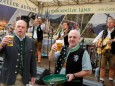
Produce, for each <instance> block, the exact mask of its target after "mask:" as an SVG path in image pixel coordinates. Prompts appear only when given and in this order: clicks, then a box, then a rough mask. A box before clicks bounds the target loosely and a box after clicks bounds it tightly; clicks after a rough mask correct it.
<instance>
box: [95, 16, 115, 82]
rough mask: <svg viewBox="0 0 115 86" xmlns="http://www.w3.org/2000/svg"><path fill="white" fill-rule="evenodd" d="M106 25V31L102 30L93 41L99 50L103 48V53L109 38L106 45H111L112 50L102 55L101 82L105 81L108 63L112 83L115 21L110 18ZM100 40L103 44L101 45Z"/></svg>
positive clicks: (114, 72) (114, 73)
mask: <svg viewBox="0 0 115 86" xmlns="http://www.w3.org/2000/svg"><path fill="white" fill-rule="evenodd" d="M106 25H107V26H106V27H105V29H104V30H102V31H101V32H100V33H99V34H98V36H97V37H96V38H95V39H94V41H93V43H94V44H96V46H97V48H101V51H102V50H103V48H102V47H103V46H104V45H103V44H102V43H103V42H104V40H105V39H106V38H109V40H106V41H105V43H106V44H111V45H110V47H111V49H107V50H106V51H105V52H104V53H102V52H101V53H100V55H101V58H100V81H101V82H102V83H104V81H105V79H104V78H105V75H106V67H107V63H108V64H109V80H110V81H111V82H113V80H114V75H115V48H114V47H115V20H114V19H113V18H112V17H110V18H108V20H107V24H106ZM100 39H101V43H99V40H100Z"/></svg>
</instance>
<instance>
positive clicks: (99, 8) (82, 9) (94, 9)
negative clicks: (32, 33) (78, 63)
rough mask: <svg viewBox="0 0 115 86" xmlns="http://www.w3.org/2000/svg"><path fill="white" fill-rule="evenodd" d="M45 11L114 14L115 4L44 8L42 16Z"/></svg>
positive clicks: (53, 12)
mask: <svg viewBox="0 0 115 86" xmlns="http://www.w3.org/2000/svg"><path fill="white" fill-rule="evenodd" d="M47 11H48V13H49V14H89V13H115V2H109V3H100V4H86V5H68V6H59V7H56V6H54V7H44V10H43V14H45V13H46V12H47Z"/></svg>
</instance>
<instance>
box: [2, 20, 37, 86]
mask: <svg viewBox="0 0 115 86" xmlns="http://www.w3.org/2000/svg"><path fill="white" fill-rule="evenodd" d="M26 31H27V23H26V22H25V21H23V20H18V21H17V22H16V26H15V35H14V36H13V45H12V46H9V45H8V44H9V43H11V40H10V39H9V38H8V36H5V37H4V38H3V39H2V41H1V43H0V53H1V52H4V58H3V59H4V60H3V61H4V62H3V67H2V69H1V71H2V72H1V75H0V78H1V85H0V86H26V84H29V80H30V79H31V84H34V83H35V80H36V56H35V46H34V40H33V39H31V38H29V37H27V36H26V35H25V33H26Z"/></svg>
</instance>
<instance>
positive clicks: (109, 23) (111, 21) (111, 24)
mask: <svg viewBox="0 0 115 86" xmlns="http://www.w3.org/2000/svg"><path fill="white" fill-rule="evenodd" d="M107 26H108V28H109V29H110V30H111V29H113V28H114V27H115V20H114V19H112V18H110V19H108V21H107Z"/></svg>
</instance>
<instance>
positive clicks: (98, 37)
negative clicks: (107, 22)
mask: <svg viewBox="0 0 115 86" xmlns="http://www.w3.org/2000/svg"><path fill="white" fill-rule="evenodd" d="M113 30H114V28H113V29H112V30H111V31H109V30H107V32H108V34H107V37H108V38H110V39H111V33H112V31H113ZM103 31H104V30H102V31H101V32H100V33H99V34H98V36H97V37H96V38H95V39H94V40H93V43H96V42H97V41H98V39H100V38H102V35H103Z"/></svg>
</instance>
